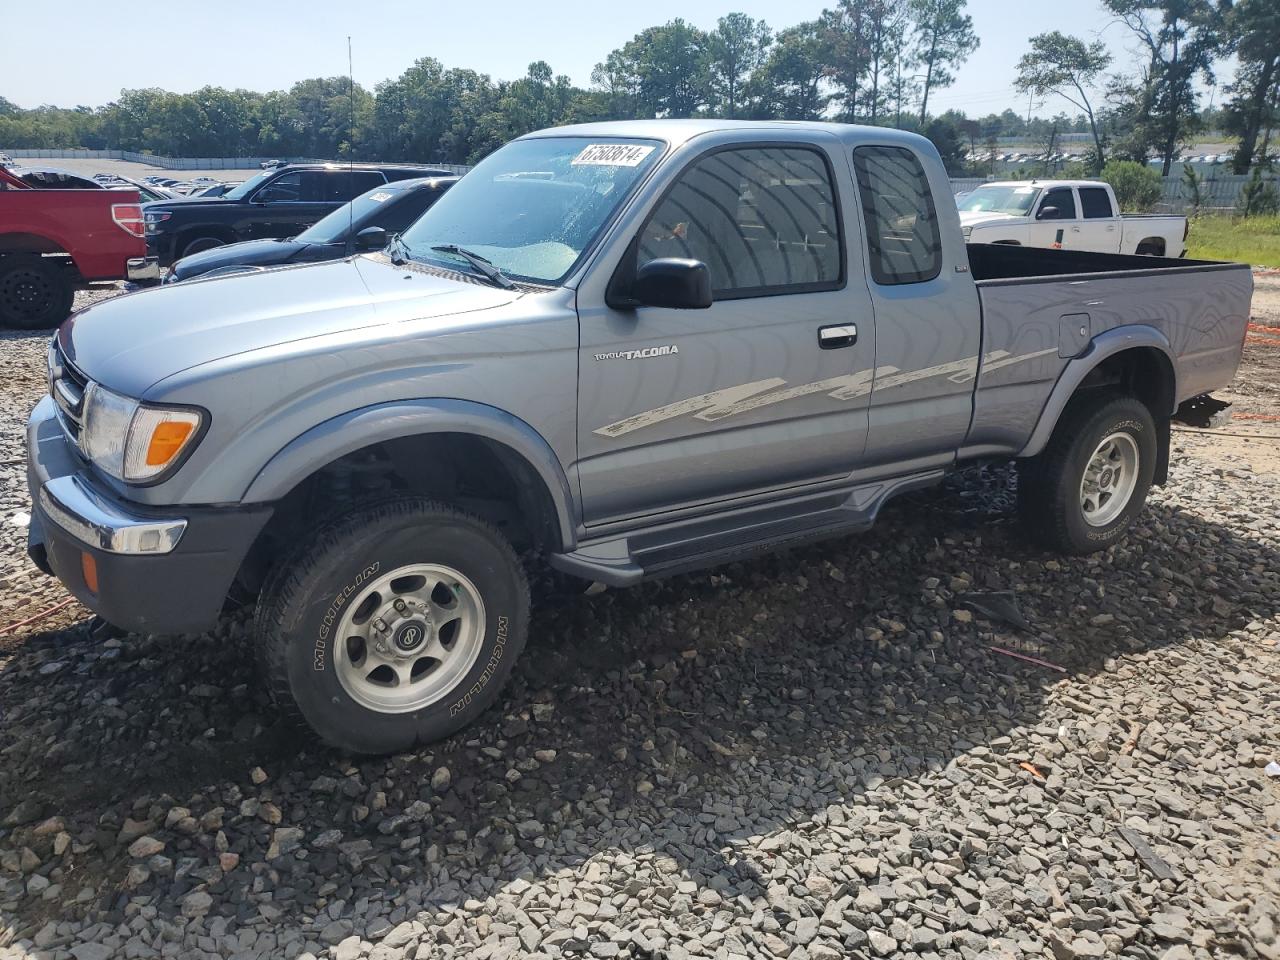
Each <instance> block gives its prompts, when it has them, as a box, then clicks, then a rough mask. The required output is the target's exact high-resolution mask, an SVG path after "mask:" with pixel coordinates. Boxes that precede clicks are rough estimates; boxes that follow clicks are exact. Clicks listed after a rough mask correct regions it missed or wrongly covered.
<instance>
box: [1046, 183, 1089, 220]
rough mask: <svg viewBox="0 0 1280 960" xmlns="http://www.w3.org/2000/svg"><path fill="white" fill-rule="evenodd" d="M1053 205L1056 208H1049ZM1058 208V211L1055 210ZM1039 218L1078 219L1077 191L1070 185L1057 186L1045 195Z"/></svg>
mask: <svg viewBox="0 0 1280 960" xmlns="http://www.w3.org/2000/svg"><path fill="white" fill-rule="evenodd" d="M1050 207H1053V208H1055V209H1054V210H1050V209H1049V208H1050ZM1055 210H1056V212H1055ZM1036 219H1037V220H1077V219H1079V214H1078V213H1076V192H1075V191H1074V190H1072V189H1071V188H1070V187H1055V188H1054V189H1052V190H1050V191H1048V192H1047V193H1045V195H1044V199H1043V200H1041V201H1040V212H1039V213H1037V214H1036Z"/></svg>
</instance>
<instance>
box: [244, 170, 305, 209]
mask: <svg viewBox="0 0 1280 960" xmlns="http://www.w3.org/2000/svg"><path fill="white" fill-rule="evenodd" d="M253 199H254V200H255V201H256V202H257V203H289V202H291V201H294V200H301V199H302V174H301V173H300V172H298V171H296V170H295V171H294V172H293V173H283V174H281V175H280V176H278V177H276V179H274V180H272V181H271V182H270V183H269V184H267V185H266V186H265V187H263V188H262V189H261V190H259V191H258V192H257V193H256V194H254V197H253Z"/></svg>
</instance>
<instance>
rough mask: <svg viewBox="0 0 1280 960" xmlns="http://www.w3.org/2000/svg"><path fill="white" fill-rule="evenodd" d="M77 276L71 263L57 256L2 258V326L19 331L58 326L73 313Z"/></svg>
mask: <svg viewBox="0 0 1280 960" xmlns="http://www.w3.org/2000/svg"><path fill="white" fill-rule="evenodd" d="M73 279H74V278H73V276H72V272H71V270H70V269H68V267H67V265H66V264H65V263H63V262H62V261H61V260H59V259H56V258H52V257H41V256H27V255H23V256H12V257H5V258H3V259H0V325H3V326H6V327H15V328H17V329H19V330H43V329H47V328H48V327H56V326H57V325H58V324H60V323H61V322H62V321H63V320H65V319H67V317H68V315H69V314H70V313H71V304H72V303H73V301H74V300H75V295H76V291H75V284H74V282H73Z"/></svg>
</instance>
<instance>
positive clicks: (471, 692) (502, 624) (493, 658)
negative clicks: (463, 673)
mask: <svg viewBox="0 0 1280 960" xmlns="http://www.w3.org/2000/svg"><path fill="white" fill-rule="evenodd" d="M509 630H510V620H509V618H508V617H507V616H506V615H503V614H499V615H498V625H497V633H496V634H495V636H494V641H493V652H492V653H490V654H489V660H488V662H487V663H485V665H484V670H482V671H481V673H480V676H478V677H477V678H476V680H475V683H473V684H472V685H471V687H470V688H469V689H468V690H467V692H466V693H464V694H463V695H462V696H461V697H460V698H458V699H457V700H456V701H454V702H453V703H452V704H451V705H450V707H449V716H451V717H456V716H457V715H458V714H459V713H461V712H462V711H463V710H465V709H467V707H469V706H470V705H471V702H472V700H474V699H475V698H476V697H477V696H478V695H479V694H480V691H481V690H483V689H484V688H485V687H486V686H487V685H488V683H489V681H490V680H491V679H493V675H494V674H495V673H496V672H497V670H498V666H499V665H500V664H501V662H502V656H503V653H504V652H505V649H506V646H507V635H508V632H509Z"/></svg>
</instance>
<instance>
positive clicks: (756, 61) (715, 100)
mask: <svg viewBox="0 0 1280 960" xmlns="http://www.w3.org/2000/svg"><path fill="white" fill-rule="evenodd" d="M772 45H773V33H772V31H770V30H769V26H768V24H766V23H765V22H764V21H763V20H755V19H753V18H751V17H749V16H747V15H746V14H745V13H730V14H726V15H725V16H723V17H721V18H720V19H719V21H717V23H716V28H715V29H714V30H712V31H711V32H710V33H708V34H707V37H706V68H707V83H708V89H709V92H710V99H711V106H712V109H713V110H715V112H716V113H718V114H719V115H720V116H724V117H729V118H736V117H739V116H749V115H750V114H751V112H752V104H751V103H750V102H749V100H750V97H751V94H752V92H753V91H752V88H751V77H752V75H753V74H754V73H755V72H756V71H757V70H759V69H760V67H761V66H763V65H764V63H765V61H766V60H768V58H769V48H770V47H771V46H772Z"/></svg>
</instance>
